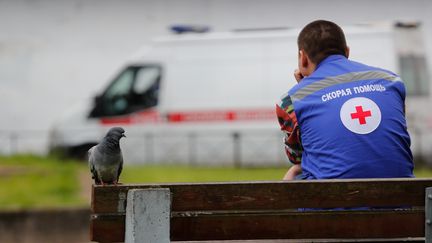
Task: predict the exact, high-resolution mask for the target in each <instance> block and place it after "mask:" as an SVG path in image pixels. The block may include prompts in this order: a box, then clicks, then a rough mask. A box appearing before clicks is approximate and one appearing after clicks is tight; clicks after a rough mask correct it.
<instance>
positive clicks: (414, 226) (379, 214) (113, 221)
mask: <svg viewBox="0 0 432 243" xmlns="http://www.w3.org/2000/svg"><path fill="white" fill-rule="evenodd" d="M186 215H187V214H186ZM124 220H125V218H124V216H123V215H99V216H97V217H93V218H92V220H91V221H92V227H93V229H94V230H93V232H94V234H93V235H92V240H94V241H101V242H117V241H123V240H124ZM403 237H424V211H423V210H386V211H384V210H376V211H327V212H284V213H278V214H276V213H241V212H237V213H234V214H227V213H209V212H206V213H202V214H195V215H194V216H193V217H184V216H182V217H176V216H175V217H172V218H171V240H176V241H177V240H179V241H181V240H247V239H320V238H326V239H328V238H334V239H356V238H358V239H360V238H403Z"/></svg>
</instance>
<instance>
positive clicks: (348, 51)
mask: <svg viewBox="0 0 432 243" xmlns="http://www.w3.org/2000/svg"><path fill="white" fill-rule="evenodd" d="M349 54H350V48H349V46H347V47H346V48H345V56H346V58H348V57H349Z"/></svg>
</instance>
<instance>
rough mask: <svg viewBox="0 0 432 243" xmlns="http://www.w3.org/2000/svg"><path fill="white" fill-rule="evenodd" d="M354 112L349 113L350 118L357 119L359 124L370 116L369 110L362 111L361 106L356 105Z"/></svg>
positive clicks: (364, 122)
mask: <svg viewBox="0 0 432 243" xmlns="http://www.w3.org/2000/svg"><path fill="white" fill-rule="evenodd" d="M355 108H356V112H354V113H351V119H353V120H354V119H359V120H358V121H359V123H360V125H363V124H366V117H369V116H372V114H371V111H363V107H362V106H356V107H355Z"/></svg>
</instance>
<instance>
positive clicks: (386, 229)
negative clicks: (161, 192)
mask: <svg viewBox="0 0 432 243" xmlns="http://www.w3.org/2000/svg"><path fill="white" fill-rule="evenodd" d="M427 187H432V179H355V180H316V181H289V182H287V181H270V182H228V183H182V184H145V185H119V186H94V187H93V192H92V205H91V208H92V216H91V230H90V231H91V240H93V241H99V242H117V241H124V234H125V212H126V202H127V193H128V191H129V190H131V189H143V188H168V189H169V190H170V192H171V219H170V238H171V240H184V241H186V240H247V239H373V238H375V239H382V238H386V239H397V238H410V239H418V240H424V236H425V210H424V206H425V190H426V188H427ZM339 207H344V208H346V207H373V208H382V207H388V208H384V209H374V210H363V211H359V210H348V211H346V210H337V211H334V210H333V211H323V210H319V211H310V210H308V211H305V212H301V211H299V210H298V209H299V208H320V209H323V208H339ZM392 207H393V208H394V207H403V209H390V208H392Z"/></svg>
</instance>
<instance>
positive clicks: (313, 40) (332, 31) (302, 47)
mask: <svg viewBox="0 0 432 243" xmlns="http://www.w3.org/2000/svg"><path fill="white" fill-rule="evenodd" d="M297 45H298V48H299V63H298V64H299V70H300V72H301V74H302V75H303V76H309V75H310V74H311V73H312V72H313V71H314V70H315V68H316V66H317V65H318V64H319V63H320V62H321V61H322V60H324V59H325V58H326V57H328V56H330V55H335V54H339V55H343V56H345V57H347V58H348V55H349V48H348V46H347V44H346V40H345V35H344V33H343V30H342V29H341V28H340V27H339V26H338V25H337V24H335V23H333V22H330V21H326V20H316V21H313V22H311V23H309V24H308V25H306V26H305V27H304V28H303V29H302V30H301V32H300V34H299V36H298V38H297Z"/></svg>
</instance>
